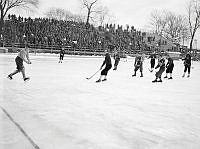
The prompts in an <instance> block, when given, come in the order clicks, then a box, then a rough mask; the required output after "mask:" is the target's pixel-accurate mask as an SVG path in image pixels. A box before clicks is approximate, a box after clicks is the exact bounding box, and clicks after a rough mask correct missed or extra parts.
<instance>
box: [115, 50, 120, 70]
mask: <svg viewBox="0 0 200 149" xmlns="http://www.w3.org/2000/svg"><path fill="white" fill-rule="evenodd" d="M114 60H115V64H114V69H113V70H117V66H118V64H119V61H120V55H119V53H118V52H116V53H115V54H114Z"/></svg>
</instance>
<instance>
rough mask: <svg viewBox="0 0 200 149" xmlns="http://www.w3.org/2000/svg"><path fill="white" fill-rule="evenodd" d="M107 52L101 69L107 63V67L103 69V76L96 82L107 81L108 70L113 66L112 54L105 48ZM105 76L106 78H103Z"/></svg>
mask: <svg viewBox="0 0 200 149" xmlns="http://www.w3.org/2000/svg"><path fill="white" fill-rule="evenodd" d="M105 53H106V54H105V60H104V61H103V64H102V65H101V68H100V70H101V69H102V68H103V66H104V65H105V68H104V69H103V70H102V71H101V76H100V78H99V79H98V80H97V81H96V82H101V81H106V80H107V78H106V77H107V74H108V71H109V70H110V69H111V68H112V62H111V58H110V54H109V53H108V51H107V50H105ZM103 76H104V79H103V80H101V79H102V77H103Z"/></svg>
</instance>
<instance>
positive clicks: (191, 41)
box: [190, 31, 195, 52]
mask: <svg viewBox="0 0 200 149" xmlns="http://www.w3.org/2000/svg"><path fill="white" fill-rule="evenodd" d="M194 35H195V31H194V32H193V34H192V38H191V40H190V52H191V51H192V44H193V40H194Z"/></svg>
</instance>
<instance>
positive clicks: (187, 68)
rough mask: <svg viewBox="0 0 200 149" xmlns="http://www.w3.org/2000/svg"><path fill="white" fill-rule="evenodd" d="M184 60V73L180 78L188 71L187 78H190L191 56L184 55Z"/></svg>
mask: <svg viewBox="0 0 200 149" xmlns="http://www.w3.org/2000/svg"><path fill="white" fill-rule="evenodd" d="M183 60H184V66H185V68H184V73H183V76H182V77H185V73H186V72H187V71H188V76H187V77H190V68H191V55H190V54H189V53H188V54H186V56H185V58H184V59H183Z"/></svg>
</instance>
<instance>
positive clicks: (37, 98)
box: [0, 54, 200, 149]
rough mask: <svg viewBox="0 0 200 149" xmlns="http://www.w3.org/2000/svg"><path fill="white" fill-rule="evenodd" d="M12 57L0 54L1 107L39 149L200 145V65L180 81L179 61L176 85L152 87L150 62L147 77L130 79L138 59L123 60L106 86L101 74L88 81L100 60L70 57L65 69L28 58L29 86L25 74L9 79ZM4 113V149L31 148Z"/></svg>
mask: <svg viewBox="0 0 200 149" xmlns="http://www.w3.org/2000/svg"><path fill="white" fill-rule="evenodd" d="M15 56H16V55H5V54H1V55H0V70H1V71H0V76H1V77H0V84H1V85H0V94H1V96H0V97H1V99H0V105H1V106H2V107H3V108H4V109H6V111H7V112H8V113H9V114H10V115H11V116H12V118H13V119H14V120H15V121H16V122H17V123H18V124H19V125H20V126H21V127H22V128H23V129H24V130H25V132H26V133H27V134H28V135H29V137H30V138H31V139H32V140H33V141H34V142H35V143H36V144H37V145H38V146H39V147H40V148H41V149H199V148H200V127H199V126H200V90H199V82H200V69H199V68H200V63H198V62H194V63H193V67H194V68H193V69H192V70H191V77H190V78H182V77H181V76H182V73H183V69H184V68H183V62H182V61H175V68H174V72H173V80H166V79H163V82H162V83H152V82H151V81H152V80H154V79H155V76H154V75H155V72H153V73H150V72H149V70H148V68H149V66H150V64H149V59H147V60H145V63H144V77H143V78H140V77H139V75H140V73H139V72H137V76H136V77H134V78H133V77H132V74H133V62H134V58H128V60H127V61H126V60H125V59H122V60H121V61H120V63H119V67H118V70H117V71H113V70H110V72H109V73H108V81H106V82H101V83H95V81H96V80H97V79H98V77H99V75H100V74H99V73H98V74H97V75H96V76H95V77H94V78H92V79H91V80H87V79H86V77H89V76H91V75H92V74H93V73H95V72H96V71H97V70H98V69H99V68H100V66H101V64H102V62H103V60H104V58H103V57H93V58H87V57H73V56H67V57H65V58H64V63H62V64H61V63H58V57H57V56H40V55H31V56H30V57H31V59H32V64H31V65H27V64H25V68H26V73H27V76H30V77H31V80H30V81H29V82H26V83H24V82H23V80H22V75H21V74H17V75H15V76H14V79H13V80H9V79H7V78H6V77H7V75H8V74H9V73H11V72H12V71H13V70H15V67H16V66H15V62H14V59H15ZM113 63H114V62H113ZM2 70H3V71H2ZM163 76H164V75H163ZM0 110H1V109H0ZM0 114H1V119H0V128H1V129H0V130H1V131H0V132H1V133H0V148H3V149H29V148H30V147H29V146H28V145H27V140H26V138H25V137H24V136H23V134H22V133H21V132H20V131H19V132H15V133H14V132H13V133H12V130H13V129H14V128H13V129H11V128H10V127H11V126H10V127H9V126H8V125H7V123H9V121H8V120H7V121H6V120H5V118H3V117H5V113H3V112H2V111H1V112H0ZM4 121H6V122H4ZM10 123H12V122H11V121H10ZM2 124H4V125H2ZM9 125H13V127H15V126H14V124H9ZM15 129H17V128H15ZM10 135H12V136H13V137H12V136H10ZM20 135H21V136H20ZM19 136H20V137H19ZM22 136H23V137H24V138H23V139H21V138H22ZM8 140H9V141H8ZM25 140H26V141H25ZM16 143H18V144H19V143H20V145H16Z"/></svg>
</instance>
